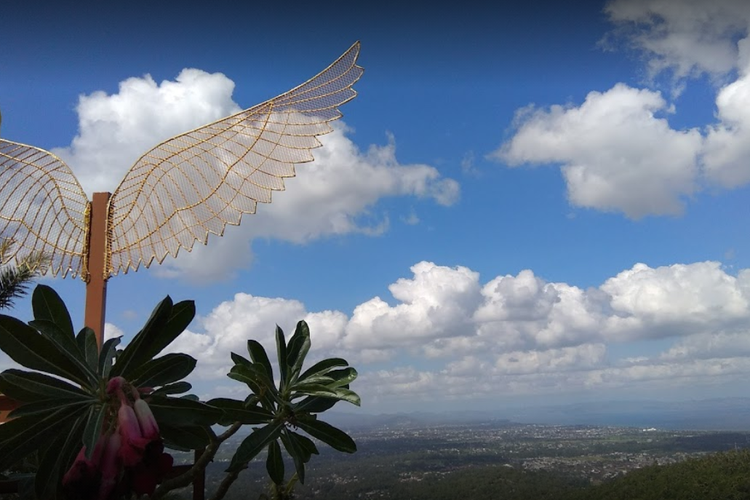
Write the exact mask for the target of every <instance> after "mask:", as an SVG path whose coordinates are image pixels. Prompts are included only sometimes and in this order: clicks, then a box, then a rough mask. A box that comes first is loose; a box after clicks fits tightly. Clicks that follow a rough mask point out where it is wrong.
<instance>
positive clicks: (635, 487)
mask: <svg viewBox="0 0 750 500" xmlns="http://www.w3.org/2000/svg"><path fill="white" fill-rule="evenodd" d="M748 498H750V451H748V450H740V451H730V452H725V453H716V454H713V455H709V456H706V457H703V458H699V459H691V460H687V461H685V462H682V463H679V464H673V465H665V466H651V467H644V468H643V469H640V470H637V471H633V472H631V473H630V474H628V475H627V476H624V477H621V478H618V479H615V480H613V481H610V482H607V483H604V484H601V485H598V486H593V487H590V488H586V489H585V490H582V491H578V492H575V493H570V494H569V495H568V496H564V497H563V498H561V500H747V499H748Z"/></svg>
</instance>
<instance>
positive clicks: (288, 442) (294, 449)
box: [281, 428, 310, 484]
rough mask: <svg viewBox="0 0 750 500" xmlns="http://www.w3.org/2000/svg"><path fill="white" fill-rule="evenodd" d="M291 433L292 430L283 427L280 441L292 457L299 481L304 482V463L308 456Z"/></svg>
mask: <svg viewBox="0 0 750 500" xmlns="http://www.w3.org/2000/svg"><path fill="white" fill-rule="evenodd" d="M292 434H293V432H292V431H290V430H289V429H287V428H284V429H283V430H282V432H281V442H282V443H283V444H284V448H286V451H287V453H289V456H291V457H292V462H294V469H295V470H296V471H297V478H298V479H299V482H300V483H302V484H305V464H306V463H307V461H308V460H309V458H310V457H309V456H308V455H307V452H306V450H305V449H304V448H303V447H302V446H300V444H299V443H298V442H297V441H296V440H295V439H294V438H293V437H292V436H291V435H292Z"/></svg>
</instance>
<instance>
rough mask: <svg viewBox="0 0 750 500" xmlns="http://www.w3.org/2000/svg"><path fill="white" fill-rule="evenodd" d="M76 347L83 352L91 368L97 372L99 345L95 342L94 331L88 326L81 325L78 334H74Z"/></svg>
mask: <svg viewBox="0 0 750 500" xmlns="http://www.w3.org/2000/svg"><path fill="white" fill-rule="evenodd" d="M76 344H77V345H78V349H79V350H80V351H81V352H82V353H83V357H84V359H85V360H86V363H87V364H88V365H89V367H90V368H91V370H93V371H94V372H95V373H99V346H98V345H97V343H96V333H94V330H92V329H91V328H89V327H88V326H86V327H83V328H82V329H81V331H80V332H78V336H76Z"/></svg>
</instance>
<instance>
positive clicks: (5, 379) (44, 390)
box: [0, 368, 92, 402]
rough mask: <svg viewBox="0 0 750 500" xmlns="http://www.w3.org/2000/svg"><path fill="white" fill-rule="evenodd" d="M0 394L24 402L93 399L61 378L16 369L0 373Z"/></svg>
mask: <svg viewBox="0 0 750 500" xmlns="http://www.w3.org/2000/svg"><path fill="white" fill-rule="evenodd" d="M0 392H2V393H3V394H7V395H8V396H10V397H12V398H13V399H17V400H18V401H23V402H31V401H39V400H43V399H55V398H57V399H71V398H78V399H91V398H92V396H91V395H90V394H88V393H86V392H84V391H82V390H81V389H79V388H78V387H76V386H74V385H71V384H69V383H67V382H65V381H63V380H60V379H59V378H55V377H50V376H49V375H45V374H43V373H36V372H27V371H24V370H18V369H16V368H10V369H8V370H5V371H4V372H2V373H0Z"/></svg>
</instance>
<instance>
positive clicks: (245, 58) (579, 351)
mask: <svg viewBox="0 0 750 500" xmlns="http://www.w3.org/2000/svg"><path fill="white" fill-rule="evenodd" d="M410 9H411V10H410ZM13 17H14V19H15V20H16V21H14V22H13V23H7V24H6V26H4V28H3V30H2V31H0V47H2V49H0V50H2V57H1V58H0V110H2V117H3V121H2V129H0V137H2V138H4V139H8V140H12V141H17V142H22V143H26V144H32V145H35V146H38V147H42V148H45V149H49V150H52V151H53V152H55V153H56V154H58V155H59V156H60V157H61V158H63V159H64V160H65V161H66V162H67V163H68V164H69V166H70V167H71V169H72V170H73V171H74V172H75V173H76V174H77V175H78V176H79V179H80V180H81V182H82V184H83V186H84V188H85V189H87V190H89V189H90V188H91V187H92V186H93V187H95V188H96V189H97V190H101V189H110V190H113V189H114V188H115V187H116V186H117V183H118V182H119V179H120V178H121V176H122V173H123V172H124V169H127V167H128V166H129V165H131V164H132V163H133V162H134V161H135V160H136V159H137V158H138V157H139V156H140V154H141V153H143V152H145V151H146V150H147V149H149V148H150V147H151V146H153V145H155V144H156V143H157V142H159V141H160V140H163V139H166V138H167V137H169V136H171V135H175V134H177V133H180V132H182V131H184V130H189V129H191V128H195V127H197V126H200V125H202V124H203V123H207V122H209V121H212V120H213V119H215V117H218V116H224V115H226V114H228V113H230V112H233V111H236V110H237V109H244V108H248V107H250V106H252V105H255V104H257V103H259V102H261V101H264V100H266V99H268V98H271V97H274V96H275V95H277V94H280V93H282V92H284V91H286V90H288V89H290V88H292V87H294V86H296V85H297V84H299V83H302V82H303V81H305V80H307V79H308V78H310V77H312V76H313V75H315V74H316V73H317V72H318V71H320V70H322V69H323V68H325V67H326V66H327V65H328V64H329V63H330V62H332V61H333V60H334V59H335V58H336V57H338V56H339V55H340V54H341V53H343V52H344V51H345V50H346V49H347V48H348V47H350V46H351V44H352V43H353V42H355V41H356V40H360V41H361V43H362V52H361V56H360V59H359V64H360V65H361V66H363V67H364V68H365V73H364V76H363V77H362V79H361V80H360V81H359V82H358V83H357V84H356V85H355V88H356V90H357V91H358V93H359V95H358V97H357V98H356V99H355V100H353V101H352V102H350V103H348V104H346V105H345V106H344V107H343V108H342V111H343V113H344V117H343V119H342V120H340V121H339V122H337V128H336V130H335V131H334V132H333V133H331V134H329V135H327V136H324V137H323V138H322V139H321V140H322V143H323V147H322V148H320V149H317V150H315V152H314V155H315V157H316V160H315V162H313V163H309V164H303V165H300V166H299V167H298V169H297V171H298V178H296V179H291V180H289V181H288V182H287V184H286V185H287V190H286V191H285V192H283V193H278V194H277V195H275V196H274V201H273V203H272V204H271V205H267V206H264V205H262V206H260V207H259V210H258V214H257V215H252V216H246V217H245V218H244V219H243V224H242V225H241V226H240V227H239V228H234V227H230V228H229V229H228V230H227V232H226V235H225V237H224V238H221V239H218V238H212V239H210V240H209V245H208V246H207V247H205V248H198V249H196V250H195V251H194V252H193V253H191V254H183V255H181V256H180V257H179V258H178V259H176V260H171V261H167V262H165V264H164V265H162V266H154V267H152V268H151V269H149V270H145V269H141V270H140V271H139V272H138V273H130V274H127V275H121V276H117V277H114V278H113V279H111V280H110V283H109V288H108V311H107V322H108V333H109V334H110V335H114V334H120V333H124V335H125V337H124V338H125V340H126V341H127V339H128V338H129V337H130V336H131V335H132V334H133V333H135V332H136V331H137V330H138V328H139V327H140V326H141V325H142V323H143V322H144V321H145V319H146V318H147V316H148V314H149V312H150V310H151V308H152V307H153V306H154V305H155V304H156V303H157V302H158V301H159V300H160V299H161V298H162V297H163V296H164V295H166V294H170V295H171V296H172V297H174V298H175V299H185V298H191V299H195V300H196V303H197V307H198V314H199V317H198V318H197V319H196V321H195V322H194V323H193V324H192V325H191V327H190V332H189V333H187V334H185V335H184V336H183V337H182V338H181V339H179V341H178V343H177V345H176V346H175V349H181V350H184V351H186V352H189V353H191V354H192V355H194V356H195V357H197V358H198V360H199V363H198V369H197V370H196V375H195V376H194V377H193V380H192V381H193V382H194V384H195V387H196V392H197V393H199V394H201V395H204V396H213V395H220V394H221V395H233V394H234V395H238V394H239V392H236V391H237V390H241V388H240V387H239V384H235V383H233V382H231V381H228V379H226V381H225V379H224V378H222V376H223V373H226V371H227V369H228V366H229V352H230V351H232V350H235V351H242V350H243V349H244V341H245V340H246V339H247V338H250V337H252V338H256V339H259V340H261V341H263V342H264V343H267V345H268V346H269V347H271V344H270V343H268V342H269V341H270V340H271V334H272V332H273V325H274V324H275V323H279V324H280V325H282V326H283V327H285V328H290V327H292V326H293V325H294V323H295V322H296V321H297V320H299V319H303V318H304V319H307V320H308V322H309V324H310V326H311V329H312V335H313V349H314V350H313V354H312V355H313V356H315V357H323V356H331V355H341V356H344V357H346V358H347V359H349V360H350V361H351V362H352V363H353V364H354V365H355V366H356V367H357V368H358V369H359V370H360V373H361V379H360V380H359V381H358V382H357V383H356V386H355V387H354V389H356V390H358V391H359V392H360V393H361V395H362V396H363V407H364V408H365V411H368V412H384V411H411V410H419V409H430V410H434V409H448V408H461V409H464V408H466V407H476V408H483V409H487V408H489V409H493V408H498V409H500V408H503V407H504V406H508V405H514V404H541V403H547V402H550V401H557V402H566V401H571V402H572V401H581V400H596V399H602V398H604V399H634V398H638V399H641V398H644V399H646V398H658V399H691V398H703V397H713V396H735V395H745V392H744V389H743V387H744V381H745V380H746V379H747V377H748V376H750V331H749V329H748V324H750V323H749V320H750V271H748V269H750V238H749V237H748V231H747V219H746V217H745V214H746V213H747V210H748V201H749V200H750V198H749V194H750V191H748V183H750V162H748V160H747V158H748V154H750V146H748V144H750V72H749V71H750V38H748V36H749V35H750V32H749V26H750V6H748V5H747V4H746V3H745V2H743V1H739V0H738V1H732V0H723V1H716V2H713V3H711V4H710V5H708V4H707V3H706V2H702V1H699V0H683V1H675V2H661V1H657V0H613V1H609V2H595V1H588V2H577V3H576V5H575V6H572V5H568V4H565V3H560V2H549V1H536V2H525V3H524V5H523V6H520V5H515V4H506V5H497V6H488V5H484V4H483V3H480V4H479V5H477V6H473V5H471V4H460V5H454V6H433V8H431V9H430V10H426V9H418V8H416V7H411V8H408V7H404V6H403V5H400V4H397V3H395V2H394V3H392V4H389V3H388V2H386V3H383V2H379V3H378V4H377V6H375V5H373V6H353V5H350V4H349V3H344V2H328V3H327V4H326V5H325V6H319V7H316V8H312V7H310V6H309V5H308V6H306V7H301V6H294V5H284V6H274V5H270V4H269V5H266V6H257V5H253V6H252V8H251V7H249V6H247V7H242V6H237V5H235V4H233V3H229V2H219V3H216V4H215V7H212V9H211V10H210V11H207V10H206V8H205V7H204V6H203V5H201V4H198V3H195V4H190V3H184V4H182V6H181V7H180V9H176V8H175V7H172V6H169V5H167V4H164V3H161V4H154V3H145V2H129V3H128V4H127V5H124V4H123V5H121V6H110V5H108V6H106V7H103V6H101V5H100V4H96V3H83V2H82V3H79V4H77V5H76V6H75V7H69V6H63V5H57V6H52V7H50V6H49V5H45V4H42V3H37V2H29V3H28V4H27V5H24V6H22V7H21V6H19V7H14V12H13ZM185 68H191V70H190V71H187V72H183V70H184V69H185ZM105 159H106V161H105ZM97 179H98V180H97ZM101 186H105V187H101ZM106 186H110V187H109V188H107V187H106ZM45 282H49V283H51V284H52V286H54V287H55V288H56V289H58V291H59V292H60V293H61V294H62V295H63V297H64V298H65V299H66V301H67V302H68V303H69V304H70V307H71V310H72V311H73V314H74V317H75V318H80V319H81V320H82V317H83V312H82V305H83V297H84V285H83V283H81V282H80V281H78V280H74V279H70V278H68V279H65V280H62V279H59V278H57V279H51V278H49V279H47V278H45ZM14 313H15V314H17V315H19V316H21V317H22V318H28V316H29V311H28V304H27V303H25V302H22V303H19V305H18V307H17V309H16V310H15V311H14ZM79 324H80V323H79ZM0 363H2V364H3V366H9V362H8V360H7V359H5V358H2V359H0Z"/></svg>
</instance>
